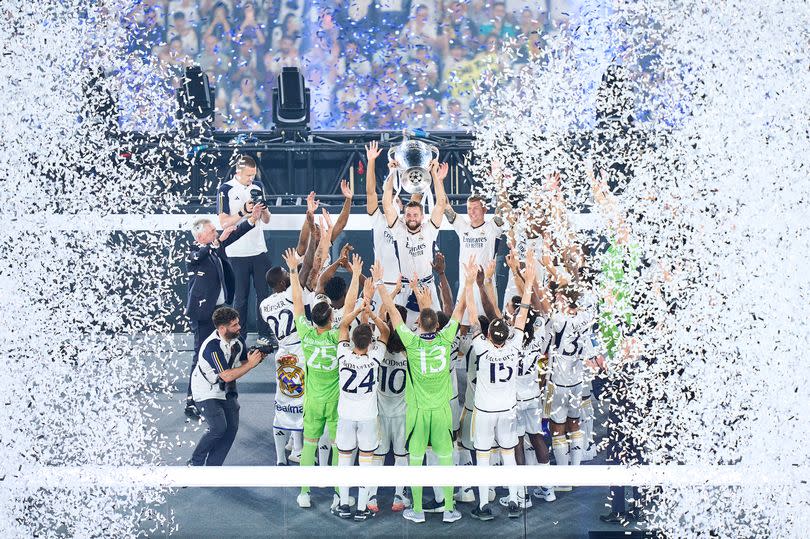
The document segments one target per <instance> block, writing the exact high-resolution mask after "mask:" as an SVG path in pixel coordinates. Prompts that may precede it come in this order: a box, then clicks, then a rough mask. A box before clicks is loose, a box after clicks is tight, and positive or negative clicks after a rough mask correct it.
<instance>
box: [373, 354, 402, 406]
mask: <svg viewBox="0 0 810 539" xmlns="http://www.w3.org/2000/svg"><path fill="white" fill-rule="evenodd" d="M407 369H408V359H407V357H406V356H405V352H388V351H386V352H385V354H384V355H383V358H382V361H380V374H379V377H378V379H379V383H378V384H377V409H378V411H379V414H380V415H381V416H385V417H398V416H402V415H405V378H406V376H407V375H406V374H405V371H406V370H407Z"/></svg>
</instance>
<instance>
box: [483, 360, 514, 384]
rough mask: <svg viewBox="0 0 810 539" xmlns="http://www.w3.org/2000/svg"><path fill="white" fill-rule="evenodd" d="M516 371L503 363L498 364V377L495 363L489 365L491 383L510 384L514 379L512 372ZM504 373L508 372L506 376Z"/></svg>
mask: <svg viewBox="0 0 810 539" xmlns="http://www.w3.org/2000/svg"><path fill="white" fill-rule="evenodd" d="M513 370H514V369H512V367H510V366H508V365H505V364H503V363H498V369H497V371H498V372H497V376H496V373H495V363H490V364H489V383H490V384H494V383H496V382H508V381H509V380H510V379H511V378H512V372H513ZM503 371H506V375H504V374H503Z"/></svg>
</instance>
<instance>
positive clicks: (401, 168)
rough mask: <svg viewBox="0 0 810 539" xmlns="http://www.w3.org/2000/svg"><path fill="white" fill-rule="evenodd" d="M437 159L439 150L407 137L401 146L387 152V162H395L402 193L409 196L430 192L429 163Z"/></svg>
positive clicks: (431, 179)
mask: <svg viewBox="0 0 810 539" xmlns="http://www.w3.org/2000/svg"><path fill="white" fill-rule="evenodd" d="M438 157H439V148H437V147H436V146H434V145H432V144H427V143H425V142H422V141H420V140H413V139H409V138H408V137H407V132H406V134H405V139H404V140H403V141H402V143H401V144H399V145H397V146H392V147H391V149H389V150H388V160H389V161H396V163H397V169H396V170H397V176H398V177H399V183H400V186H401V187H402V190H403V191H406V192H408V193H411V194H416V193H424V192H425V191H429V190H430V184H431V183H432V181H433V178H432V176H431V175H430V162H431V161H432V160H433V159H437V158H438Z"/></svg>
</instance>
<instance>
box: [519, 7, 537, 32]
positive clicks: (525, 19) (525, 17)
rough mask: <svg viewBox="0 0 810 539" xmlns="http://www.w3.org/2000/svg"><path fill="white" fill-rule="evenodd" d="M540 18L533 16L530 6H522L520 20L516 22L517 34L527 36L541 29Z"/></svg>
mask: <svg viewBox="0 0 810 539" xmlns="http://www.w3.org/2000/svg"><path fill="white" fill-rule="evenodd" d="M541 26H542V19H541V18H540V17H535V16H534V13H532V10H531V8H528V7H526V8H523V11H521V12H520V22H519V23H518V34H519V35H521V36H528V35H531V34H532V33H535V32H537V31H539V30H540V29H541Z"/></svg>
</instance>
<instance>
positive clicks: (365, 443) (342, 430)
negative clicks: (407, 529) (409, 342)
mask: <svg viewBox="0 0 810 539" xmlns="http://www.w3.org/2000/svg"><path fill="white" fill-rule="evenodd" d="M357 273H359V268H358V271H357ZM357 273H355V276H354V277H353V280H355V279H356V278H357V277H356V275H357ZM364 310H365V311H366V314H367V315H369V316H371V317H372V319H373V321H374V323H375V325H376V326H377V330H378V331H379V334H380V336H379V339H377V340H375V339H374V331H373V329H372V328H371V326H370V325H369V324H367V323H361V324H359V325H358V326H357V327H356V328H355V329H354V331H352V342H351V343H349V340H348V339H349V326H350V325H351V323H352V322H353V321H354V319H355V318H356V317H357V315H359V314H360V312H361V311H364ZM339 334H340V337H339V338H340V341H339V343H338V348H337V359H338V365H339V368H340V399H339V401H338V423H337V436H336V442H337V446H338V451H339V456H338V466H351V465H352V464H353V460H354V451H355V449H358V450H359V453H360V455H359V461H360V466H361V467H366V466H372V465H373V458H374V452H375V451H376V450H377V446H378V444H379V431H378V422H377V381H378V380H377V370H378V367H379V366H380V362H381V361H382V359H383V356H384V354H385V346H386V343H387V341H388V334H389V328H388V325H387V324H385V322H383V321H382V319H381V318H380V317H379V316H377V315H376V314H374V313H373V312H371V310H370V309H369V308H368V305H367V304H366V302H365V301H363V302H361V303H360V305H359V306H358V307H357V308H355V309H354V310H353V311H352V312H350V313H348V314H347V315H346V317H345V318H344V319H343V321H342V322H341V323H340V328H339ZM338 490H339V491H340V504H339V505H338V507H336V508H335V510H334V513H335V514H336V515H337V516H339V517H341V518H351V517H352V512H351V508H350V507H349V503H350V501H349V487H348V486H340V487H338ZM368 494H369V489H368V488H367V487H360V489H359V493H358V499H357V511H356V512H355V514H354V520H366V519H367V518H369V517H370V516H373V515H374V513H373V512H371V511H370V510H369V509H368V508H367V507H366V503H367V502H368Z"/></svg>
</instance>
